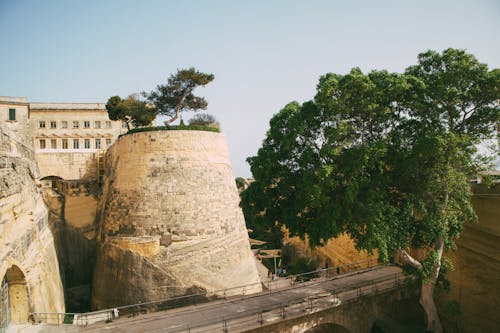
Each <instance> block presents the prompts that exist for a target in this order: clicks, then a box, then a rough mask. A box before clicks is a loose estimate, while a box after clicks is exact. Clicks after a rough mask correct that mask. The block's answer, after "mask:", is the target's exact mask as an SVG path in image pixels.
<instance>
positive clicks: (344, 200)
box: [241, 49, 500, 332]
mask: <svg viewBox="0 0 500 333" xmlns="http://www.w3.org/2000/svg"><path fill="white" fill-rule="evenodd" d="M499 89H500V71H499V70H498V69H495V70H492V71H489V70H488V67H487V66H486V65H485V64H481V63H479V62H478V61H477V59H476V58H475V57H474V56H473V55H471V54H468V53H466V52H465V51H462V50H456V49H448V50H445V51H444V52H442V53H438V52H435V51H428V52H425V53H422V54H420V55H419V56H418V63H417V64H416V65H414V66H410V67H408V68H407V69H406V71H405V72H404V73H402V74H398V73H389V72H387V71H372V72H370V73H368V74H364V73H363V72H362V71H361V70H360V69H358V68H354V69H352V70H351V72H350V73H348V74H345V75H340V74H334V73H329V74H326V75H324V76H322V77H321V78H320V80H319V84H318V86H317V94H316V96H315V98H314V100H313V101H309V102H306V103H304V104H299V103H297V102H292V103H290V104H288V105H286V106H285V107H284V108H283V109H282V110H281V111H280V112H279V113H277V114H276V115H275V116H274V117H273V118H272V119H271V121H270V129H269V131H268V132H267V136H266V138H265V140H264V142H263V144H262V147H261V148H260V149H259V151H258V153H257V155H256V156H253V157H250V158H248V162H249V163H250V166H251V170H252V173H253V176H254V178H255V182H253V183H252V184H251V185H250V187H249V188H248V189H247V190H246V191H244V192H243V193H242V202H241V206H242V208H243V211H244V213H245V217H246V218H247V220H248V221H250V223H257V224H260V225H267V226H270V227H271V226H273V227H276V226H281V225H285V226H286V227H287V229H288V230H289V232H290V233H291V234H292V235H299V236H304V235H306V234H307V235H308V236H309V240H310V243H311V245H312V246H315V245H318V244H322V243H323V242H326V241H327V240H328V239H329V238H331V237H335V236H337V235H339V234H340V233H342V232H348V233H349V234H350V235H351V237H353V239H354V240H355V242H356V245H357V247H358V248H361V249H367V250H369V251H372V250H374V249H378V251H379V254H380V260H382V261H388V260H389V259H391V258H392V257H393V256H394V255H395V254H399V255H400V257H401V258H402V259H403V260H404V261H405V262H406V263H407V264H409V265H411V266H412V267H413V268H414V269H415V271H416V272H418V273H419V274H420V276H421V277H422V279H423V281H424V282H423V284H422V294H421V304H422V305H423V307H424V309H425V312H426V317H427V322H428V329H430V330H433V331H437V332H440V331H441V326H440V323H439V317H438V315H437V311H436V308H435V305H434V302H433V298H432V295H433V292H434V286H435V285H436V282H437V279H438V275H439V273H440V269H441V265H442V262H443V258H442V253H443V250H444V249H447V248H453V246H454V240H455V239H456V238H457V237H458V235H459V233H460V232H461V230H462V228H463V224H464V222H473V221H475V220H476V219H477V217H476V215H475V213H474V211H473V208H472V205H471V195H472V194H471V190H470V184H469V183H468V181H467V177H468V176H470V175H472V174H476V173H477V172H478V171H479V170H480V169H481V168H484V167H487V164H485V163H484V162H485V159H483V158H481V156H479V155H478V153H477V144H478V143H480V142H481V141H482V140H485V139H488V138H493V137H495V135H496V128H495V126H496V125H497V124H498V122H499V98H500V92H499ZM411 248H421V249H425V250H427V257H426V258H425V259H423V260H417V259H416V258H413V257H412V256H411V255H410V254H409V251H408V250H409V249H411Z"/></svg>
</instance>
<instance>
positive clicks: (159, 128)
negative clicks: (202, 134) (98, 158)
mask: <svg viewBox="0 0 500 333" xmlns="http://www.w3.org/2000/svg"><path fill="white" fill-rule="evenodd" d="M176 130H184V131H206V132H216V133H219V132H220V131H219V129H218V128H214V127H210V126H198V125H188V126H149V127H140V128H133V129H131V130H129V131H127V133H125V134H123V135H127V134H133V133H141V132H152V131H176Z"/></svg>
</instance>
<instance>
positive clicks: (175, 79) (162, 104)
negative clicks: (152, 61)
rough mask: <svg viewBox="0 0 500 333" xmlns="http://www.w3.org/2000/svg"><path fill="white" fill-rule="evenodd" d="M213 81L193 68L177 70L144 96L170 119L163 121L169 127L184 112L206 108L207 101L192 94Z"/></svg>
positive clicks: (207, 75)
mask: <svg viewBox="0 0 500 333" xmlns="http://www.w3.org/2000/svg"><path fill="white" fill-rule="evenodd" d="M213 79H214V75H213V74H206V73H202V72H199V71H197V70H196V69H194V68H189V69H180V70H177V73H176V74H172V75H170V77H169V79H168V82H167V84H165V85H161V84H160V85H158V86H157V87H156V89H155V90H154V91H152V92H151V93H149V94H145V95H146V96H147V98H148V99H149V101H150V102H152V103H153V104H154V105H155V106H156V108H157V109H158V111H159V113H160V114H161V115H164V116H168V117H170V119H168V120H166V121H165V125H169V124H171V123H172V122H174V121H175V120H176V119H178V118H179V114H180V113H181V112H184V111H199V110H205V109H206V108H207V101H206V100H205V98H203V97H198V96H195V95H194V94H193V91H194V89H196V88H197V87H203V86H205V85H207V84H208V83H210V82H212V81H213Z"/></svg>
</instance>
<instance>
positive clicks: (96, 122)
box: [94, 120, 101, 128]
mask: <svg viewBox="0 0 500 333" xmlns="http://www.w3.org/2000/svg"><path fill="white" fill-rule="evenodd" d="M94 128H101V122H100V121H99V120H96V121H94Z"/></svg>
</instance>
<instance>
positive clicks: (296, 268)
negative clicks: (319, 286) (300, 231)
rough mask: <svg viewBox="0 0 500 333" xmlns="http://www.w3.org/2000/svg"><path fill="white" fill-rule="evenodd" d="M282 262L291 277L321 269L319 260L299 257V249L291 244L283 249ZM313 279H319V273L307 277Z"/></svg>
mask: <svg viewBox="0 0 500 333" xmlns="http://www.w3.org/2000/svg"><path fill="white" fill-rule="evenodd" d="M281 261H282V266H283V267H286V269H287V271H288V274H291V275H297V274H303V273H308V272H313V271H315V270H317V269H318V267H319V260H318V259H317V258H309V257H305V256H301V255H299V254H298V253H297V249H296V248H295V247H294V246H293V245H291V244H285V245H283V247H282V248H281ZM313 277H317V273H315V274H314V275H312V274H309V275H308V276H307V278H313Z"/></svg>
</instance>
